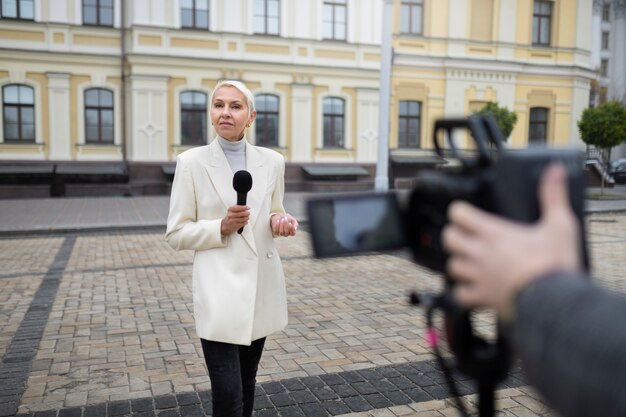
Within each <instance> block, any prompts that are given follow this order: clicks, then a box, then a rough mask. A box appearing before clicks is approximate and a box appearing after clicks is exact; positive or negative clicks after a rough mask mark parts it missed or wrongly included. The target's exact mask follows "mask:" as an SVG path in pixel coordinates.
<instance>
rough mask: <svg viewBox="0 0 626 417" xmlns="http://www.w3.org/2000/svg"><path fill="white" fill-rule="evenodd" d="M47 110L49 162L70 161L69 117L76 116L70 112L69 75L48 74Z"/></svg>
mask: <svg viewBox="0 0 626 417" xmlns="http://www.w3.org/2000/svg"><path fill="white" fill-rule="evenodd" d="M46 75H47V77H48V108H49V109H50V114H51V117H50V138H49V140H50V143H49V149H50V154H49V157H50V159H51V160H56V161H59V160H69V159H72V148H71V141H70V117H72V116H73V117H74V122H76V118H77V115H72V113H71V112H70V74H67V73H60V72H48V73H46Z"/></svg>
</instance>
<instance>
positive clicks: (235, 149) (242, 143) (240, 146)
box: [217, 136, 246, 172]
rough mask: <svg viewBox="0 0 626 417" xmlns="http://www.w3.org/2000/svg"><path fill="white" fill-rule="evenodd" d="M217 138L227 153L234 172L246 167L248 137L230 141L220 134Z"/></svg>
mask: <svg viewBox="0 0 626 417" xmlns="http://www.w3.org/2000/svg"><path fill="white" fill-rule="evenodd" d="M217 140H218V141H219V143H220V146H221V147H222V150H223V151H224V155H226V159H227V160H228V164H229V165H230V169H232V170H233V172H237V171H239V170H242V169H246V137H245V136H244V137H243V138H241V139H240V140H238V141H237V142H231V141H228V140H226V139H224V138H223V137H221V136H218V137H217Z"/></svg>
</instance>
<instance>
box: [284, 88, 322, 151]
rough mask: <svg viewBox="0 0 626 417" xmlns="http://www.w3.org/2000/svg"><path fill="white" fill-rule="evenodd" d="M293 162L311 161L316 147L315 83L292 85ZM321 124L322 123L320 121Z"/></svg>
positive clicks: (291, 145)
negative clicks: (314, 118) (314, 119)
mask: <svg viewBox="0 0 626 417" xmlns="http://www.w3.org/2000/svg"><path fill="white" fill-rule="evenodd" d="M291 91H292V105H291V115H292V122H291V126H292V127H291V144H290V147H291V149H290V153H291V162H311V161H312V159H313V155H311V149H313V148H314V147H315V144H314V142H315V140H316V138H314V137H313V135H312V134H311V133H312V132H313V121H312V120H311V118H312V117H313V85H312V84H308V83H307V84H301V83H294V84H292V85H291ZM318 125H320V126H321V123H318Z"/></svg>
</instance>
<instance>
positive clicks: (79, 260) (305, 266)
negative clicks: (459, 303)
mask: <svg viewBox="0 0 626 417" xmlns="http://www.w3.org/2000/svg"><path fill="white" fill-rule="evenodd" d="M587 229H588V238H589V248H590V253H591V256H592V266H593V276H594V278H595V279H596V280H597V281H598V282H599V283H600V284H601V285H604V286H606V287H608V288H610V289H612V290H615V291H619V292H626V285H625V284H626V277H624V273H623V272H624V255H623V254H624V251H625V249H626V215H625V214H605V215H593V216H590V217H589V218H588V222H587ZM279 250H280V253H281V256H282V259H283V263H284V268H285V273H286V277H287V287H288V288H287V289H288V297H289V314H290V320H289V326H288V327H287V329H286V330H285V331H284V332H281V333H277V334H275V335H272V336H271V337H270V338H269V339H268V342H267V343H266V350H265V353H264V356H263V359H262V361H261V365H260V370H259V378H258V380H259V389H258V392H257V400H256V408H257V411H256V413H257V415H258V416H278V415H281V416H328V415H343V414H350V415H351V416H381V417H383V416H404V415H415V416H426V417H428V416H437V417H442V416H455V415H458V411H457V410H456V408H455V407H454V404H453V402H452V401H451V399H450V398H449V396H450V395H449V393H448V390H447V388H446V386H445V383H444V379H443V374H442V372H441V371H440V370H439V368H438V367H437V366H436V365H435V363H434V361H433V356H432V354H431V352H430V351H429V349H428V348H427V346H426V342H425V340H424V338H423V331H424V327H425V324H424V319H423V317H422V313H421V311H420V310H418V309H416V308H414V307H411V306H410V305H409V304H408V302H407V293H408V290H411V289H415V290H418V291H429V290H430V291H432V290H437V289H439V288H440V285H441V278H440V277H439V276H437V275H436V274H433V273H431V272H429V271H427V270H425V269H422V268H420V267H417V266H415V265H414V264H412V263H411V262H410V261H409V260H407V257H406V256H405V255H404V254H402V253H400V254H398V253H397V254H385V255H383V254H374V255H370V256H355V257H350V258H338V259H331V260H323V261H322V260H316V259H312V258H311V251H310V247H309V236H308V234H307V233H306V231H301V232H299V235H298V236H297V237H295V238H290V239H285V238H281V239H279ZM192 256H193V254H192V253H191V252H175V251H173V250H172V249H171V248H170V247H169V246H168V245H167V244H166V243H165V242H164V240H163V235H162V233H159V232H153V231H144V232H137V231H135V232H128V233H125V232H119V231H117V232H110V233H104V232H103V233H97V234H96V233H70V234H65V235H57V236H54V235H41V236H29V237H27V236H23V237H15V238H4V239H0V264H1V265H2V270H1V271H0V357H1V358H2V363H1V364H0V416H12V415H14V414H16V413H17V414H19V415H29V416H33V417H35V416H36V417H44V416H59V417H62V416H79V417H89V416H117V415H120V416H160V417H167V416H202V415H205V413H206V414H209V413H210V392H209V390H210V384H209V380H208V377H207V374H206V368H205V365H204V361H203V359H202V355H201V347H200V344H199V341H198V338H197V337H196V335H195V330H194V324H193V316H192V303H191V262H192ZM476 323H477V327H478V328H479V330H480V331H483V332H485V333H487V334H488V333H490V330H491V328H492V326H493V318H492V317H490V316H489V315H487V314H480V315H477V317H476ZM455 379H456V380H457V382H458V383H459V388H460V392H461V394H463V395H466V396H465V397H464V400H465V401H466V402H467V403H468V404H470V405H473V404H475V401H476V395H475V393H476V390H475V387H474V386H473V384H472V383H471V381H469V380H467V378H464V377H462V376H459V375H455ZM497 398H498V400H497V408H498V409H499V410H500V411H499V413H500V414H499V415H503V416H517V417H522V416H547V415H554V414H553V413H551V411H550V410H549V409H548V407H546V405H545V404H543V403H542V402H541V400H540V398H539V397H538V396H537V394H536V393H535V392H534V391H533V390H532V389H531V388H529V387H528V386H526V385H525V383H524V382H523V375H522V373H521V371H520V369H519V368H517V367H515V368H514V369H513V370H512V371H511V375H510V377H509V378H508V379H507V380H506V381H505V382H504V383H503V384H502V385H501V386H500V387H499V390H498V391H497Z"/></svg>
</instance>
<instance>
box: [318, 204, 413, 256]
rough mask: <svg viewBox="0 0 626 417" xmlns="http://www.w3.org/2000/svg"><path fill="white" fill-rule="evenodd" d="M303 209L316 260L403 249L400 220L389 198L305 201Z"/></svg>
mask: <svg viewBox="0 0 626 417" xmlns="http://www.w3.org/2000/svg"><path fill="white" fill-rule="evenodd" d="M307 209H308V214H309V224H310V228H311V238H312V241H313V250H314V253H315V256H316V257H318V258H323V257H329V256H345V255H349V254H356V253H362V252H370V251H384V250H391V249H398V248H400V247H402V246H404V242H405V240H404V230H403V227H402V216H401V213H400V210H399V207H398V201H397V199H396V197H395V195H393V194H382V193H378V194H362V195H351V196H341V197H334V198H333V197H328V198H317V199H312V200H309V201H308V203H307Z"/></svg>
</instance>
